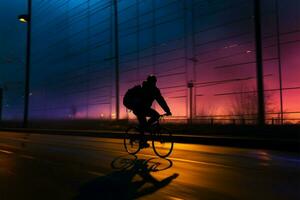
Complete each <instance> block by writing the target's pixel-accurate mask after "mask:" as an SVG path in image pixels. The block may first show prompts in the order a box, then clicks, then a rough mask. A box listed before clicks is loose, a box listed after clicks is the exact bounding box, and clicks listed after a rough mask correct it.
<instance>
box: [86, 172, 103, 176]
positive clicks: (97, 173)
mask: <svg viewBox="0 0 300 200" xmlns="http://www.w3.org/2000/svg"><path fill="white" fill-rule="evenodd" d="M87 173H89V174H91V175H96V176H105V174H103V173H101V172H95V171H87Z"/></svg>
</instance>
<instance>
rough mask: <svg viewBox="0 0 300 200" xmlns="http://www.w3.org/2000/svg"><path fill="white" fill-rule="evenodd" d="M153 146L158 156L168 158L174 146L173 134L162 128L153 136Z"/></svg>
mask: <svg viewBox="0 0 300 200" xmlns="http://www.w3.org/2000/svg"><path fill="white" fill-rule="evenodd" d="M152 146H153V150H154V152H155V154H156V155H157V156H159V157H161V158H165V157H168V156H169V155H170V154H171V153H172V150H173V146H174V142H173V138H172V133H171V132H170V131H169V130H168V129H165V128H160V130H159V131H158V132H157V133H155V134H154V136H153V140H152Z"/></svg>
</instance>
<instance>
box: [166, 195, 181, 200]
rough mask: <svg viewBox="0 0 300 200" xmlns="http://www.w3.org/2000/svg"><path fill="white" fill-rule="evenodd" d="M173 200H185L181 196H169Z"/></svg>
mask: <svg viewBox="0 0 300 200" xmlns="http://www.w3.org/2000/svg"><path fill="white" fill-rule="evenodd" d="M169 198H170V199H171V200H184V199H181V198H178V197H172V196H170V197H169Z"/></svg>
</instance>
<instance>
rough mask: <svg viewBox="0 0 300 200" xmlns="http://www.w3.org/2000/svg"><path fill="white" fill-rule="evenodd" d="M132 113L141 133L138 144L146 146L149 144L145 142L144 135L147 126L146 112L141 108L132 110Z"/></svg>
mask: <svg viewBox="0 0 300 200" xmlns="http://www.w3.org/2000/svg"><path fill="white" fill-rule="evenodd" d="M133 113H134V114H135V115H136V117H137V119H138V122H139V125H140V127H139V129H140V134H141V140H140V145H141V147H142V148H143V147H148V146H149V144H148V143H147V138H146V137H145V134H144V133H145V129H146V126H147V120H146V114H145V111H144V110H143V109H136V110H134V111H133Z"/></svg>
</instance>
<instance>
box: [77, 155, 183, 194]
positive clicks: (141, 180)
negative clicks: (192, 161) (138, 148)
mask: <svg viewBox="0 0 300 200" xmlns="http://www.w3.org/2000/svg"><path fill="white" fill-rule="evenodd" d="M111 166H112V168H113V169H115V170H116V171H114V172H112V173H110V174H108V175H106V176H101V177H98V178H96V179H95V180H92V181H91V182H88V183H87V184H85V185H84V186H83V187H82V188H81V189H80V194H79V195H78V196H77V197H76V198H75V199H76V200H82V199H88V200H89V199H135V198H139V197H141V196H145V195H148V194H151V193H154V192H155V191H157V190H159V189H161V188H163V187H165V186H167V185H168V184H170V183H171V182H172V180H173V179H175V178H177V177H178V174H176V173H174V174H173V175H171V176H169V177H166V178H164V179H163V180H160V181H159V180H157V179H156V178H154V177H153V176H152V175H151V174H150V172H155V171H156V172H157V171H162V170H166V169H168V168H170V167H172V161H171V160H168V159H163V160H156V159H148V160H145V159H138V158H137V157H136V156H125V157H124V156H122V157H118V158H116V159H114V160H113V161H112V163H111Z"/></svg>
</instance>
